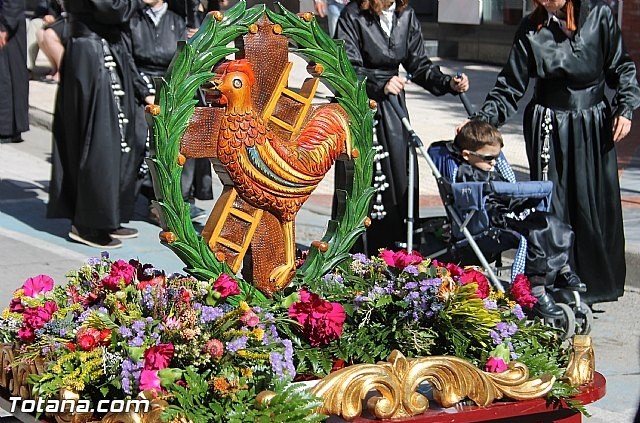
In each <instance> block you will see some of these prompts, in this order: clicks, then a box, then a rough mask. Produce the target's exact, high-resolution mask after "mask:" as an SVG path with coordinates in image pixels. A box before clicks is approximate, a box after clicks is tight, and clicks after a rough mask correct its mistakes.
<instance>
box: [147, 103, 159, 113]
mask: <svg viewBox="0 0 640 423" xmlns="http://www.w3.org/2000/svg"><path fill="white" fill-rule="evenodd" d="M145 110H146V111H147V113H149V114H151V115H152V116H158V115H159V114H160V106H159V105H157V104H147V106H146V107H145Z"/></svg>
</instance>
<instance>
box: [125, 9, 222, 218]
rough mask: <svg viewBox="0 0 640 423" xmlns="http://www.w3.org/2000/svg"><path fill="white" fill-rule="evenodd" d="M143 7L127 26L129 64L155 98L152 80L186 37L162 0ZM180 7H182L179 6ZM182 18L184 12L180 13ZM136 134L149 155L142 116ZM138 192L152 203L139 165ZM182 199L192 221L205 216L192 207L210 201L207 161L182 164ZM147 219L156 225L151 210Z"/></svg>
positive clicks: (146, 176)
mask: <svg viewBox="0 0 640 423" xmlns="http://www.w3.org/2000/svg"><path fill="white" fill-rule="evenodd" d="M144 3H145V7H144V8H143V9H140V10H139V11H138V12H137V13H136V14H135V15H134V16H133V17H132V19H131V20H130V22H129V43H130V50H131V54H132V56H133V60H134V62H135V64H136V66H137V68H138V71H139V72H140V76H141V77H142V78H143V79H144V80H145V83H146V84H147V87H148V88H149V90H150V91H151V93H153V94H155V92H156V91H155V85H154V80H155V78H162V77H164V76H165V73H166V72H167V69H168V68H169V64H170V63H171V60H172V59H173V56H174V54H175V52H176V48H177V46H178V41H179V40H184V39H186V37H187V24H188V22H187V19H186V18H185V17H184V16H181V15H180V14H178V13H176V12H174V11H173V10H171V9H169V4H168V3H165V2H164V1H163V0H144ZM183 7H184V6H183ZM182 12H183V14H184V15H188V11H185V10H182ZM136 125H137V126H138V129H137V130H136V133H137V134H143V136H144V137H145V141H146V143H147V148H146V155H148V153H149V146H148V141H149V138H148V130H147V128H148V125H147V122H146V119H145V117H144V115H143V114H139V115H138V119H137V121H136ZM139 183H140V185H141V186H140V192H141V193H142V194H143V195H144V196H145V197H147V198H148V199H155V196H154V194H153V184H152V182H151V178H150V175H149V168H148V167H147V165H146V163H145V162H142V165H141V168H140V172H139ZM181 189H182V196H183V198H184V200H185V201H187V202H189V203H190V204H191V207H190V213H191V218H192V219H197V218H199V217H202V216H205V215H206V212H205V211H204V210H203V209H201V208H199V207H196V206H195V204H194V203H195V198H198V199H200V200H210V199H212V198H213V191H212V179H211V164H210V162H209V160H208V159H190V160H187V162H186V163H185V164H184V166H183V168H182V176H181ZM149 218H150V219H151V220H152V221H153V222H154V223H159V219H158V218H157V216H156V215H155V211H154V210H153V209H151V210H150V215H149Z"/></svg>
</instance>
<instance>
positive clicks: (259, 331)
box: [253, 328, 264, 341]
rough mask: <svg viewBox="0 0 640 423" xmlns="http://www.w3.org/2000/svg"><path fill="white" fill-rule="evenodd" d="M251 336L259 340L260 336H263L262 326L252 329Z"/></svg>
mask: <svg viewBox="0 0 640 423" xmlns="http://www.w3.org/2000/svg"><path fill="white" fill-rule="evenodd" d="M253 336H254V337H255V338H256V339H257V340H258V341H260V340H261V339H262V338H264V329H262V328H255V329H254V330H253Z"/></svg>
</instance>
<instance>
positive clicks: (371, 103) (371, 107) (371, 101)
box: [369, 100, 378, 110]
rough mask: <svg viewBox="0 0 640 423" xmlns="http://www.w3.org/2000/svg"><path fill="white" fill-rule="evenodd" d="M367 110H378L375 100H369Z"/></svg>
mask: <svg viewBox="0 0 640 423" xmlns="http://www.w3.org/2000/svg"><path fill="white" fill-rule="evenodd" d="M369 108H370V109H371V110H373V109H377V108H378V103H376V101H375V100H369Z"/></svg>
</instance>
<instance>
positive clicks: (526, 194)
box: [418, 141, 593, 338]
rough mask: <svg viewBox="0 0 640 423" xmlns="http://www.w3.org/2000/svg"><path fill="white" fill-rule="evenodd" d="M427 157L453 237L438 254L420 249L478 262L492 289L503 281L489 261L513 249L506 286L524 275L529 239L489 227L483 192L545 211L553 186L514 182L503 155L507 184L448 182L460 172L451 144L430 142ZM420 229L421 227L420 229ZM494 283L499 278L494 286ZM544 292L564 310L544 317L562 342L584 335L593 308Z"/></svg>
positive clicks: (568, 294)
mask: <svg viewBox="0 0 640 423" xmlns="http://www.w3.org/2000/svg"><path fill="white" fill-rule="evenodd" d="M427 153H428V155H429V158H430V160H431V161H432V163H433V165H434V167H435V170H437V173H438V174H439V175H437V174H435V173H434V176H436V179H437V181H438V189H439V191H440V197H441V199H442V201H443V203H444V205H445V209H446V210H447V218H448V220H449V221H450V222H451V237H450V239H449V242H448V243H447V245H446V246H445V248H442V249H440V250H439V251H428V250H427V251H425V246H423V247H422V248H421V251H422V252H423V253H424V254H425V255H427V256H429V257H440V256H442V255H444V254H447V255H448V259H449V260H453V261H455V262H459V263H463V264H476V263H477V264H481V265H483V266H484V267H485V269H488V272H489V276H490V278H491V279H493V280H492V282H493V285H494V286H495V287H496V288H497V289H500V285H502V282H500V281H499V280H498V278H497V276H496V275H495V273H494V271H493V268H492V267H491V266H488V265H487V263H490V262H494V261H498V262H499V261H500V257H501V254H502V253H503V252H504V251H506V250H509V249H516V253H515V257H514V260H513V264H512V266H511V272H510V273H511V278H510V279H511V280H510V281H508V282H505V284H509V283H510V282H511V281H512V280H513V279H514V278H515V276H516V275H518V274H521V273H525V262H526V254H527V240H526V238H525V237H523V236H522V235H520V234H519V233H517V232H515V231H513V230H511V229H507V228H498V227H495V226H493V225H492V224H491V220H490V218H489V214H488V212H487V209H486V208H485V202H486V201H487V198H488V195H487V191H490V192H491V193H492V194H493V195H498V196H500V197H504V198H510V199H527V200H528V201H527V204H528V206H530V207H535V208H536V209H537V210H539V211H548V210H549V208H550V206H551V194H552V191H553V183H552V182H551V181H526V182H517V181H516V178H515V174H514V172H513V170H512V169H511V166H510V165H509V163H508V162H507V160H506V158H505V157H504V155H503V154H502V153H500V157H499V158H498V160H497V161H496V165H495V167H496V170H497V172H499V173H500V174H501V175H502V177H503V178H504V179H505V180H506V181H508V182H501V181H492V182H451V181H455V180H456V173H457V170H458V164H457V162H456V160H455V158H454V151H453V143H452V142H444V141H440V142H436V143H433V144H432V145H431V146H430V147H429V149H428V151H427ZM432 170H434V169H432ZM487 184H491V188H490V190H487ZM420 229H423V228H419V229H418V230H420ZM470 239H472V240H473V241H470ZM473 242H475V244H476V245H477V246H478V249H479V251H474V250H473V248H470V246H471V243H473ZM470 250H471V251H470ZM471 253H473V254H471ZM474 256H475V257H474ZM480 256H484V257H482V258H481V257H480ZM476 259H477V260H476ZM483 262H484V263H483ZM495 280H498V283H497V284H496V283H495ZM547 289H548V290H549V291H550V293H551V295H552V296H553V297H554V300H555V301H556V304H557V305H558V307H560V308H561V309H562V311H563V317H562V318H556V319H546V318H545V320H546V321H547V323H549V324H551V325H552V326H554V327H558V328H560V329H561V330H562V332H563V337H565V338H569V337H571V336H573V335H574V334H575V333H576V331H577V332H578V333H580V334H586V333H588V332H589V331H590V328H591V324H592V321H593V315H592V312H591V309H590V308H589V307H588V306H587V305H586V304H584V303H582V302H581V301H580V294H579V293H578V292H576V291H570V290H567V289H558V288H553V287H547Z"/></svg>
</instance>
